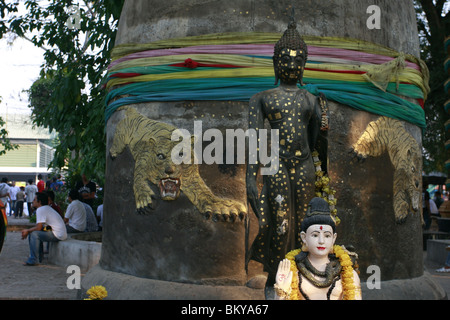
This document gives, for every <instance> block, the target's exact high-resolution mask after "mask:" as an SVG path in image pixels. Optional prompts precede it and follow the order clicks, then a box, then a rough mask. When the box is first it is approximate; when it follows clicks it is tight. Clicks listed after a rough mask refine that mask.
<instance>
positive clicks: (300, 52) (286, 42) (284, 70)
mask: <svg viewBox="0 0 450 320" xmlns="http://www.w3.org/2000/svg"><path fill="white" fill-rule="evenodd" d="M307 58H308V47H307V46H306V43H305V42H304V41H303V38H302V37H301V36H300V34H299V32H298V31H297V24H296V23H295V21H294V19H291V22H290V23H289V26H288V29H287V30H286V31H285V32H284V34H283V36H282V37H281V39H280V40H279V41H278V42H277V43H276V44H275V49H274V55H273V67H274V70H275V85H277V84H278V81H281V84H291V85H292V84H297V82H299V83H300V84H301V85H303V72H304V70H305V65H306V60H307Z"/></svg>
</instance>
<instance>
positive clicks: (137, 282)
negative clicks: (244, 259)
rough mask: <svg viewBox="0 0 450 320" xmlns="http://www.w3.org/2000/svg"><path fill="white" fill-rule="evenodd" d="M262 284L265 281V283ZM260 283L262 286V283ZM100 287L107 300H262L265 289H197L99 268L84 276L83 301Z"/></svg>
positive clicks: (186, 285) (234, 287) (199, 286)
mask: <svg viewBox="0 0 450 320" xmlns="http://www.w3.org/2000/svg"><path fill="white" fill-rule="evenodd" d="M264 282H265V281H264ZM264 282H263V283H264ZM96 285H102V286H104V287H105V288H106V290H107V291H108V297H107V299H108V300H264V299H265V298H264V289H253V288H250V287H248V286H245V285H244V286H219V285H197V284H189V283H179V282H171V281H160V280H153V279H145V278H139V277H135V276H131V275H127V274H124V273H120V272H112V271H107V270H104V269H102V268H101V267H100V266H99V265H97V266H95V267H93V268H92V269H90V270H89V272H87V273H86V275H85V276H84V277H83V280H82V282H81V289H80V290H79V291H78V298H79V299H84V298H86V297H87V296H86V295H85V292H86V291H87V290H89V288H91V287H92V286H96Z"/></svg>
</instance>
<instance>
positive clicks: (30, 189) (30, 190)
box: [25, 179, 38, 216]
mask: <svg viewBox="0 0 450 320" xmlns="http://www.w3.org/2000/svg"><path fill="white" fill-rule="evenodd" d="M36 192H38V188H37V187H36V185H35V184H34V181H33V179H29V180H28V185H27V186H26V187H25V195H26V200H27V209H28V215H29V216H31V215H32V214H33V200H34V196H35V195H36Z"/></svg>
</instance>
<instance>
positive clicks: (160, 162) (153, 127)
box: [109, 107, 247, 221]
mask: <svg viewBox="0 0 450 320" xmlns="http://www.w3.org/2000/svg"><path fill="white" fill-rule="evenodd" d="M120 110H125V118H124V119H123V120H121V121H120V122H119V123H118V125H117V127H116V132H115V135H114V139H113V143H112V146H111V148H110V150H109V153H110V156H111V158H112V159H115V158H116V157H117V156H119V155H120V154H121V153H122V152H123V151H124V150H125V148H126V147H128V148H129V149H130V151H131V154H132V155H133V158H134V160H135V165H134V184H133V190H134V196H135V201H136V209H137V212H138V213H144V214H145V213H149V212H150V211H151V209H155V208H154V203H153V199H155V197H157V195H155V193H154V192H153V191H152V189H151V188H150V186H149V183H148V182H150V183H152V184H153V185H155V186H157V187H158V189H159V197H160V198H161V199H162V200H165V201H174V200H176V199H178V197H179V196H180V194H181V192H183V193H184V194H185V195H186V196H187V197H188V198H189V200H190V201H191V202H192V203H193V204H194V205H195V206H196V207H197V209H198V210H199V211H200V212H201V213H202V214H204V215H205V216H212V217H216V219H220V217H221V218H222V219H223V220H233V221H234V220H235V218H236V217H239V218H241V219H243V217H244V215H245V214H246V213H247V209H246V206H245V205H244V204H243V203H240V202H239V201H236V200H231V199H223V198H220V197H217V196H215V195H214V194H213V193H212V192H211V190H210V189H209V188H208V187H207V186H206V184H205V182H204V181H203V179H202V178H201V176H200V174H199V171H198V165H195V164H191V162H190V161H185V157H187V156H189V157H190V158H189V159H194V152H193V149H194V148H191V147H190V146H189V148H179V147H180V142H178V141H173V140H172V134H173V133H174V131H175V130H177V129H176V128H175V127H173V126H171V125H169V124H166V123H162V122H158V121H154V120H151V119H149V118H146V117H144V116H143V115H141V114H140V113H139V112H137V111H136V110H135V109H133V108H129V107H123V108H122V109H120ZM193 139H194V138H191V139H189V141H187V142H186V141H185V142H184V143H191V144H192V143H193V141H194V140H193ZM183 141H184V140H183ZM186 149H188V150H192V151H191V154H184V153H183V151H182V150H186Z"/></svg>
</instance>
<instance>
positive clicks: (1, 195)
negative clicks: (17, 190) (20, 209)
mask: <svg viewBox="0 0 450 320" xmlns="http://www.w3.org/2000/svg"><path fill="white" fill-rule="evenodd" d="M9 191H10V188H9V185H8V178H6V177H5V178H2V182H1V183H0V200H1V201H2V203H3V206H4V207H5V210H6V204H7V203H8V198H9V197H10V196H9ZM0 205H2V204H0Z"/></svg>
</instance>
